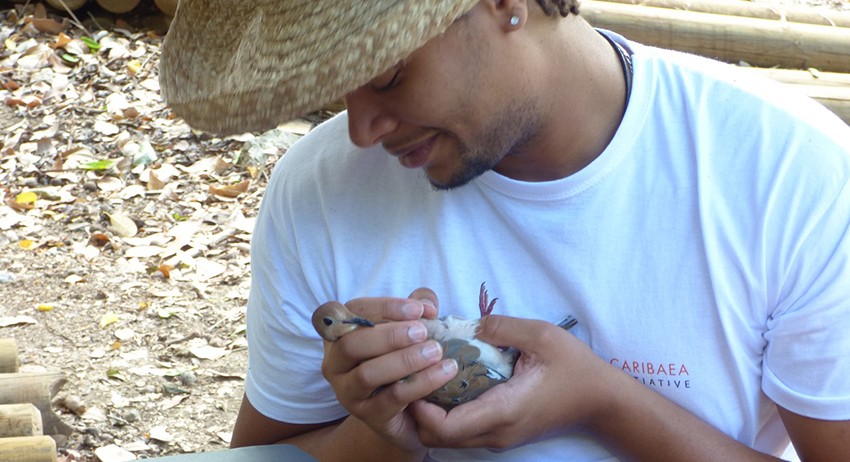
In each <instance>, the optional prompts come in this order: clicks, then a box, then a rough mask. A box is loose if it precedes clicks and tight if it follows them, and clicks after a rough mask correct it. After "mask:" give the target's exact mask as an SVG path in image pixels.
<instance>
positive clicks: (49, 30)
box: [30, 18, 65, 34]
mask: <svg viewBox="0 0 850 462" xmlns="http://www.w3.org/2000/svg"><path fill="white" fill-rule="evenodd" d="M30 21H31V24H32V25H33V27H35V28H36V29H38V31H39V32H44V33H45V34H58V33H60V32H62V30H64V29H65V26H63V25H62V24H60V23H58V22H56V21H54V20H52V19H49V18H32V19H30Z"/></svg>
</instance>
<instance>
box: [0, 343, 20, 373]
mask: <svg viewBox="0 0 850 462" xmlns="http://www.w3.org/2000/svg"><path fill="white" fill-rule="evenodd" d="M20 365H21V362H20V360H18V344H17V343H15V339H13V338H0V373H6V372H18V367H20Z"/></svg>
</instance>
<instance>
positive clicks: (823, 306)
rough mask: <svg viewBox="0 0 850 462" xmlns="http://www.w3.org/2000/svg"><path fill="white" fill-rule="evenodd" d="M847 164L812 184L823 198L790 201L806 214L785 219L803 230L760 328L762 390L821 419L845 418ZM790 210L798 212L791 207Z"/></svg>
mask: <svg viewBox="0 0 850 462" xmlns="http://www.w3.org/2000/svg"><path fill="white" fill-rule="evenodd" d="M846 156H847V152H846V151H845V152H844V157H846ZM846 165H847V162H846V159H845V161H844V162H843V163H842V166H841V167H839V168H838V169H837V170H836V171H833V172H831V173H832V175H831V178H833V179H834V181H827V182H826V183H827V184H820V185H812V189H815V190H817V191H818V193H819V194H823V197H821V200H820V201H819V203H820V204H822V205H820V206H811V205H810V204H811V202H808V201H805V200H801V201H800V202H799V203H792V204H791V209H792V210H797V211H800V210H799V209H803V210H802V211H801V213H800V214H801V215H808V217H809V220H797V221H798V222H800V221H801V222H802V223H801V224H799V225H793V224H790V223H789V226H801V229H802V230H803V232H802V233H797V238H798V239H797V240H796V241H795V242H785V247H786V248H790V249H791V251H790V252H789V253H788V257H787V260H788V262H787V263H788V265H787V266H786V267H785V268H786V269H785V270H784V273H783V274H782V278H783V279H784V280H783V281H781V283H780V284H779V287H782V291H781V293H780V297H779V301H778V303H777V304H776V308H775V310H774V312H773V313H772V314H771V315H770V317H769V318H768V325H767V332H766V333H765V339H766V341H767V346H766V349H765V354H764V364H763V376H762V388H763V390H764V392H765V393H766V394H767V395H768V396H769V397H770V398H771V399H772V400H773V401H774V402H776V403H777V404H778V405H779V406H782V407H784V408H786V409H788V410H790V411H792V412H795V413H797V414H801V415H804V416H807V417H812V418H818V419H824V420H844V419H850V184H848V175H847V168H846ZM829 183H832V184H829ZM830 191H831V192H830ZM836 191H837V192H836ZM803 194H804V193H803ZM799 196H800V195H799V194H798V197H799ZM830 198H831V200H830ZM805 209H809V210H805ZM812 209H814V210H812ZM791 215H797V214H796V213H795V212H794V211H792V212H791ZM789 218H794V217H789Z"/></svg>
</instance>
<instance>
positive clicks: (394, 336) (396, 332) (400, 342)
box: [387, 323, 411, 349]
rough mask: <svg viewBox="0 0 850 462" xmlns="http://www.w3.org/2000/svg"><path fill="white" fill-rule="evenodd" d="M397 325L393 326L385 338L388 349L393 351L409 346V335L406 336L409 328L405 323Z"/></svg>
mask: <svg viewBox="0 0 850 462" xmlns="http://www.w3.org/2000/svg"><path fill="white" fill-rule="evenodd" d="M398 324H399V325H394V326H393V327H392V329H390V332H389V335H388V337H387V342H388V343H389V347H390V348H393V349H396V348H400V347H403V346H407V345H409V344H410V335H409V334H408V331H409V330H410V327H411V326H410V325H409V324H407V323H398Z"/></svg>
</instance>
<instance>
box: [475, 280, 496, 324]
mask: <svg viewBox="0 0 850 462" xmlns="http://www.w3.org/2000/svg"><path fill="white" fill-rule="evenodd" d="M485 284H487V282H486V281H485V282H482V283H481V290H480V291H479V292H478V311H480V312H481V316H489V315H490V313H492V312H493V307H494V306H496V300H498V298H494V299H493V300H492V301H490V303H489V304H488V303H487V300H488V299H489V298H490V296H489V294H488V293H487V287H485Z"/></svg>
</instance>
